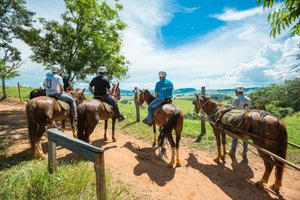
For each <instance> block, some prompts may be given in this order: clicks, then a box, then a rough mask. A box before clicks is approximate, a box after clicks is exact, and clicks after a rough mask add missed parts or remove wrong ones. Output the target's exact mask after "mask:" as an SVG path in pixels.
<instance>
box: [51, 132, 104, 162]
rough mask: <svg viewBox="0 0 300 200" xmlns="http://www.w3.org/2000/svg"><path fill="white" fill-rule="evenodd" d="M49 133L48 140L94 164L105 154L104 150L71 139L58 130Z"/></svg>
mask: <svg viewBox="0 0 300 200" xmlns="http://www.w3.org/2000/svg"><path fill="white" fill-rule="evenodd" d="M47 133H48V140H50V141H52V142H55V143H56V144H58V145H60V146H62V147H64V148H67V149H69V150H71V151H73V152H74V153H76V154H78V155H80V156H82V157H83V158H86V159H88V160H90V161H92V162H96V159H97V156H98V155H99V154H103V152H104V150H103V149H101V148H98V147H95V146H93V145H90V144H88V143H86V142H84V141H81V140H79V139H77V138H73V137H70V136H68V135H66V134H64V133H62V132H61V131H59V130H57V129H56V128H51V129H48V130H47Z"/></svg>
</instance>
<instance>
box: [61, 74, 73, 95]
mask: <svg viewBox="0 0 300 200" xmlns="http://www.w3.org/2000/svg"><path fill="white" fill-rule="evenodd" d="M63 82H64V91H65V92H68V91H70V90H73V86H72V83H71V81H70V78H69V76H68V75H67V74H64V76H63Z"/></svg>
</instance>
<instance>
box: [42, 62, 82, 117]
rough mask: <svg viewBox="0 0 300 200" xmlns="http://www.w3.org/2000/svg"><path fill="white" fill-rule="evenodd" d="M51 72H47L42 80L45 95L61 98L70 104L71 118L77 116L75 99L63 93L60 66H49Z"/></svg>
mask: <svg viewBox="0 0 300 200" xmlns="http://www.w3.org/2000/svg"><path fill="white" fill-rule="evenodd" d="M50 71H51V73H47V75H46V79H45V80H44V83H43V85H44V87H45V89H46V96H50V97H54V98H57V99H61V100H63V101H66V102H68V103H69V104H70V108H71V116H72V117H73V119H75V121H76V118H77V106H76V102H75V100H74V99H73V98H72V97H71V96H69V95H67V94H66V93H64V83H63V79H62V77H61V76H60V72H61V67H60V66H58V65H53V66H52V67H51V68H50Z"/></svg>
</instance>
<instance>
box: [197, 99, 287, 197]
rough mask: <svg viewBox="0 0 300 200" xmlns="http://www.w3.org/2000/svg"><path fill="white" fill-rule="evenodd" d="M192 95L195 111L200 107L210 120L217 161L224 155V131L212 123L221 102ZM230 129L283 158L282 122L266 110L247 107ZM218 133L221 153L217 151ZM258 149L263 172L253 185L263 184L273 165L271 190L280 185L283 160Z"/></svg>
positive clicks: (285, 134) (284, 130) (284, 153)
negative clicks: (262, 163)
mask: <svg viewBox="0 0 300 200" xmlns="http://www.w3.org/2000/svg"><path fill="white" fill-rule="evenodd" d="M196 97H197V98H196V99H195V100H194V102H193V103H194V104H195V111H196V112H197V113H198V112H199V111H200V109H203V111H204V112H205V113H206V114H207V116H208V118H209V120H210V122H212V123H211V125H212V127H213V130H214V134H215V138H216V142H217V147H218V157H217V158H216V159H215V161H216V162H219V158H220V159H222V160H224V159H225V154H226V148H225V144H226V140H225V137H226V135H225V133H220V131H219V130H217V127H215V125H213V123H216V122H217V116H218V111H220V109H221V108H223V107H224V105H223V104H220V103H217V102H215V101H213V100H211V99H210V98H209V97H205V96H201V97H198V96H196ZM223 127H226V126H223ZM229 130H230V129H229ZM231 130H232V129H231ZM232 132H233V133H234V134H237V135H239V136H241V137H244V138H251V139H252V141H253V143H254V144H255V145H257V146H259V147H261V148H263V149H266V150H268V151H270V152H272V153H274V154H275V155H277V156H279V157H281V158H283V159H285V158H286V152H287V131H286V127H285V124H284V123H283V122H282V121H281V120H280V119H278V118H276V117H274V116H272V115H270V114H269V113H266V112H265V111H259V110H249V111H247V112H246V113H245V115H244V118H243V121H242V122H241V124H240V126H239V127H238V129H233V131H232ZM241 133H242V134H241ZM220 134H221V136H222V145H223V155H221V142H220ZM258 153H259V155H260V157H261V158H262V159H263V162H264V165H265V172H264V175H263V177H262V178H261V180H260V181H258V182H257V183H256V186H257V187H259V188H263V186H264V183H267V182H268V180H269V177H270V173H271V171H272V169H273V167H274V165H275V177H276V180H275V183H274V184H273V185H272V186H271V187H270V188H271V189H272V190H273V191H275V192H278V191H279V189H280V186H281V185H282V175H283V168H284V163H283V162H281V161H278V160H276V159H274V158H272V157H271V156H269V155H268V154H266V153H264V152H262V151H260V150H258Z"/></svg>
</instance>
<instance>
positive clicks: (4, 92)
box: [0, 78, 7, 100]
mask: <svg viewBox="0 0 300 200" xmlns="http://www.w3.org/2000/svg"><path fill="white" fill-rule="evenodd" d="M1 81H2V92H3V96H2V97H1V99H0V100H4V99H6V98H7V93H6V86H5V79H4V78H2V79H1Z"/></svg>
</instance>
